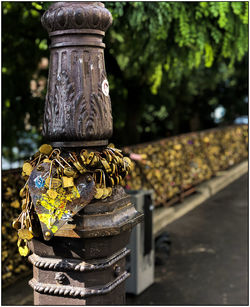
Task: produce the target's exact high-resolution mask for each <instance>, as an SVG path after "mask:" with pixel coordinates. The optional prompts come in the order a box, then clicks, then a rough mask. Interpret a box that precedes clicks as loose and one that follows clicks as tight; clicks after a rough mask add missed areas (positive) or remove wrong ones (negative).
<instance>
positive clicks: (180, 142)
mask: <svg viewBox="0 0 250 307" xmlns="http://www.w3.org/2000/svg"><path fill="white" fill-rule="evenodd" d="M126 150H127V152H129V153H130V154H131V157H133V155H137V156H135V157H136V158H135V160H134V165H133V170H132V173H131V174H130V175H129V176H127V177H126V187H127V188H128V189H133V190H140V189H153V190H154V192H155V205H156V206H157V205H161V204H164V205H168V204H170V203H171V200H172V199H173V198H174V197H176V200H178V199H179V197H181V195H182V194H183V193H185V191H187V190H188V189H191V188H192V187H194V186H195V185H197V184H198V183H201V182H202V181H204V180H207V179H209V178H211V177H212V176H214V175H216V173H217V172H218V171H222V170H226V169H228V168H229V167H231V166H233V165H235V164H237V163H238V162H240V161H242V160H244V159H246V158H247V157H248V126H247V125H237V126H229V127H225V128H221V129H210V130H205V131H201V132H194V133H187V134H183V135H179V136H175V137H171V138H166V139H163V140H160V141H157V142H152V143H150V144H149V143H147V144H140V145H137V146H133V147H129V148H127V149H126Z"/></svg>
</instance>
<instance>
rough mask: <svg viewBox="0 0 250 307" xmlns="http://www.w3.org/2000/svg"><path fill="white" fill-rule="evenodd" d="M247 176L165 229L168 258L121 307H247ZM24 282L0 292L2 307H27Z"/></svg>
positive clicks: (29, 300)
mask: <svg viewBox="0 0 250 307" xmlns="http://www.w3.org/2000/svg"><path fill="white" fill-rule="evenodd" d="M248 216H249V214H248V175H247V174H245V175H243V176H242V177H241V178H239V179H238V180H236V181H235V182H233V183H231V184H230V185H229V186H227V187H226V188H224V189H223V190H221V191H220V192H218V193H217V194H215V195H214V196H212V197H211V198H209V199H208V200H206V201H205V202H204V203H203V204H201V205H200V206H199V207H197V208H195V209H194V210H192V211H190V212H189V213H187V214H186V215H184V216H182V217H181V218H179V219H178V220H175V221H174V222H173V223H171V224H169V225H168V226H167V227H166V228H165V230H166V231H167V232H168V233H169V235H170V237H171V241H172V245H171V254H170V257H169V258H168V259H167V260H166V261H165V263H164V265H160V266H156V269H155V271H156V272H155V283H154V285H152V286H151V287H150V288H148V289H147V290H146V291H144V292H143V293H142V294H141V295H140V296H138V297H135V296H132V295H128V296H127V305H238V306H239V305H247V304H248V241H249V240H248V233H249V231H248ZM27 283H28V278H26V279H24V280H22V281H20V282H18V283H17V284H16V285H13V286H12V287H11V288H9V289H6V290H4V291H2V305H32V304H33V300H32V289H31V288H30V287H29V286H28V284H27Z"/></svg>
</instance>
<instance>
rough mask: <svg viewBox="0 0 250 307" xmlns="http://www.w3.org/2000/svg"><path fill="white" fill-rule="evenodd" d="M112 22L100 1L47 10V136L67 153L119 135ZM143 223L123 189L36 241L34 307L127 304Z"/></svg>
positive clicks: (59, 5) (94, 146)
mask: <svg viewBox="0 0 250 307" xmlns="http://www.w3.org/2000/svg"><path fill="white" fill-rule="evenodd" d="M111 23H112V16H111V14H110V12H109V11H108V10H107V9H106V8H105V7H104V5H103V4H102V3H100V2H58V3H55V4H53V5H52V6H51V7H50V8H49V9H48V10H47V11H46V12H45V14H44V15H43V17H42V24H43V26H44V27H45V28H46V29H47V31H48V33H49V36H50V38H51V45H50V48H51V56H50V66H49V78H48V89H47V96H46V104H45V115H44V125H43V134H44V136H45V137H46V138H47V139H48V141H49V142H50V143H51V145H52V146H53V147H58V148H61V149H62V150H63V151H64V152H65V151H66V152H67V151H68V152H69V151H72V150H74V151H75V152H80V150H81V149H82V148H89V149H93V150H101V149H103V148H104V147H105V146H106V145H107V144H108V138H109V137H110V136H111V135H112V129H113V127H112V113H111V102H110V97H109V92H108V81H107V77H106V71H105V63H104V54H103V51H104V47H105V45H104V43H103V42H102V39H103V36H104V34H105V31H106V30H107V29H108V27H109V26H110V25H111ZM141 220H142V214H141V213H138V212H137V211H136V209H135V207H134V205H133V204H132V203H131V201H130V197H129V196H128V195H127V194H126V193H125V192H124V190H123V188H122V187H121V186H117V187H115V188H114V189H113V193H112V196H110V197H108V198H106V199H104V200H93V201H91V202H90V203H89V204H88V205H87V206H86V207H84V209H82V210H81V211H79V213H77V214H76V215H75V216H74V217H73V221H69V222H68V223H66V224H65V225H64V226H63V227H62V228H61V229H60V230H59V231H58V232H57V233H56V234H55V236H54V237H53V238H52V239H51V240H49V241H45V240H43V239H33V240H32V241H31V243H30V248H31V250H32V252H33V254H32V255H31V256H29V261H30V262H31V263H32V264H33V279H32V280H30V282H29V284H30V285H31V287H32V288H33V289H34V303H35V305H121V304H124V303H125V280H126V279H127V277H128V276H129V273H127V272H126V270H125V256H126V255H127V254H128V253H129V250H127V248H126V245H127V244H128V241H129V236H130V233H131V229H132V227H133V226H134V225H135V224H137V223H138V222H140V221H141Z"/></svg>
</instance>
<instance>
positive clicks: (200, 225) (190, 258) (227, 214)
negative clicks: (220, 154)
mask: <svg viewBox="0 0 250 307" xmlns="http://www.w3.org/2000/svg"><path fill="white" fill-rule="evenodd" d="M165 230H166V231H168V232H169V234H170V236H171V240H172V247H171V255H170V257H169V259H168V260H167V261H166V263H165V265H163V266H157V267H156V273H155V281H156V282H155V284H154V285H152V286H151V287H150V288H149V289H147V290H146V291H144V292H143V293H142V294H141V295H140V296H138V297H132V296H129V297H128V298H127V304H128V305H247V304H248V289H249V288H248V259H249V258H248V242H249V240H248V233H249V232H248V175H247V174H246V175H244V176H242V177H241V178H240V179H238V180H236V181H235V182H233V183H232V184H230V185H229V186H227V187H226V188H225V189H223V190H221V191H220V192H219V193H217V194H215V195H214V196H213V197H211V198H210V199H208V200H207V201H205V202H204V203H203V204H201V205H200V206H199V207H197V208H196V209H194V210H193V211H190V212H189V213H188V214H186V215H184V216H183V217H182V218H180V219H178V220H176V221H175V222H173V223H172V224H170V225H168V226H167V227H166V229H165Z"/></svg>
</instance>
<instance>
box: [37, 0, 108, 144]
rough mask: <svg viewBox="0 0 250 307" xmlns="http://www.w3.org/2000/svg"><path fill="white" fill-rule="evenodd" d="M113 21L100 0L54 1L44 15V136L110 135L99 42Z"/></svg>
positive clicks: (55, 138) (82, 137)
mask: <svg viewBox="0 0 250 307" xmlns="http://www.w3.org/2000/svg"><path fill="white" fill-rule="evenodd" d="M111 23H112V16H111V14H110V12H109V11H108V10H107V9H105V8H104V5H103V4H102V3H100V2H58V3H55V4H53V5H52V6H51V7H50V8H49V9H48V10H47V11H46V12H45V14H44V15H43V17H42V24H43V26H44V27H45V28H46V29H47V31H48V32H49V36H50V38H51V45H50V48H51V56H50V67H49V79H48V90H47V96H46V104H45V113H44V125H43V134H44V136H45V137H46V138H47V139H48V140H50V141H57V142H65V141H70V142H73V141H90V140H106V139H108V138H109V137H110V136H111V135H112V132H113V123H112V113H111V102H110V97H109V93H108V81H107V76H106V70H105V63H104V54H103V49H104V47H105V45H104V44H103V43H102V38H103V36H104V34H105V31H106V30H107V29H108V27H109V26H110V24H111Z"/></svg>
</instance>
